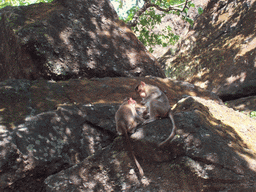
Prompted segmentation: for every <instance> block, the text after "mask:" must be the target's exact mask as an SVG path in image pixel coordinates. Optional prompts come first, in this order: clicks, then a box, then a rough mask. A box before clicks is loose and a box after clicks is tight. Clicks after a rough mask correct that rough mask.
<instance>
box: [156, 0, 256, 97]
mask: <svg viewBox="0 0 256 192" xmlns="http://www.w3.org/2000/svg"><path fill="white" fill-rule="evenodd" d="M255 9H256V1H255V0H242V1H239V2H238V1H209V3H208V5H207V6H206V8H205V9H204V13H203V14H202V15H200V16H199V17H198V19H197V20H196V21H195V24H194V27H193V29H191V30H190V31H189V32H188V34H187V36H186V37H185V38H184V39H183V40H182V42H181V43H180V45H179V48H178V49H177V51H176V53H175V56H172V55H171V54H170V53H168V52H167V53H166V54H165V55H164V56H163V57H162V58H161V59H160V63H161V64H162V65H167V68H168V69H167V70H168V73H169V74H168V75H167V76H168V77H172V78H175V79H178V80H185V81H188V82H190V83H192V84H195V85H198V86H200V87H202V88H205V89H208V90H210V91H213V92H215V93H216V94H218V95H219V96H220V97H221V99H223V100H224V101H227V100H233V99H237V98H241V97H246V96H252V95H255V94H256V88H255V86H256V70H255V66H256V64H255V63H256V62H255V50H256V43H255V42H256V38H255V35H254V34H255V32H256V28H255V21H256V20H255V17H256V13H255Z"/></svg>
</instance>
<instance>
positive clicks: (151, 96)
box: [135, 81, 176, 147]
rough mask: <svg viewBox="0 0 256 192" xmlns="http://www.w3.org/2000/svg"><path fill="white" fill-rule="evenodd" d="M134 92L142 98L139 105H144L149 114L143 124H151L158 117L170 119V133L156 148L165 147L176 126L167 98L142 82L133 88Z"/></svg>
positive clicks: (156, 89)
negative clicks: (171, 126) (171, 125)
mask: <svg viewBox="0 0 256 192" xmlns="http://www.w3.org/2000/svg"><path fill="white" fill-rule="evenodd" d="M135 91H136V92H137V93H138V94H139V95H140V97H141V98H142V101H141V104H143V105H145V106H146V110H147V111H148V112H149V119H147V120H145V121H144V122H143V124H147V123H150V122H153V121H155V120H156V119H157V118H159V117H160V118H161V117H169V118H170V120H171V122H172V124H173V128H172V132H171V134H170V136H169V137H168V138H167V139H166V140H165V141H163V142H162V143H160V144H159V145H158V146H159V147H161V146H163V145H165V144H166V143H167V142H169V141H171V140H172V139H173V137H174V136H175V132H176V126H175V122H174V118H173V115H172V111H171V106H170V104H169V100H168V98H167V96H166V95H165V94H164V92H162V91H161V90H160V89H159V88H158V87H156V86H153V85H149V84H146V83H145V82H143V81H141V82H140V84H139V85H137V86H136V87H135Z"/></svg>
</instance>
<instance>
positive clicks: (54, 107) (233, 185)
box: [0, 78, 256, 192]
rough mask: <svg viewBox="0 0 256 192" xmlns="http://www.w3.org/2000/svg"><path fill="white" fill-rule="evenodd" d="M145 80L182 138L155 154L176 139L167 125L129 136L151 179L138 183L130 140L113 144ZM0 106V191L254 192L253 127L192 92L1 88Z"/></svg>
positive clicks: (111, 86)
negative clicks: (118, 121) (119, 120)
mask: <svg viewBox="0 0 256 192" xmlns="http://www.w3.org/2000/svg"><path fill="white" fill-rule="evenodd" d="M141 80H143V81H145V82H146V83H150V84H154V85H157V86H159V87H160V88H161V89H162V90H163V91H164V92H165V93H166V94H167V96H168V98H169V100H170V104H171V106H173V105H174V106H173V114H174V119H175V122H176V126H177V128H178V130H177V132H176V136H175V138H174V140H173V141H172V142H170V143H168V144H167V145H166V146H164V147H163V148H159V147H158V146H157V145H158V144H159V143H160V142H161V141H163V140H164V139H165V138H167V137H168V135H169V134H170V132H171V127H172V124H171V123H170V120H169V119H161V120H157V121H155V122H152V123H150V124H147V125H143V126H139V127H138V128H137V130H136V132H135V133H134V134H132V135H131V143H132V146H133V150H134V152H135V155H136V157H137V158H138V161H139V162H140V164H141V166H142V168H143V169H144V172H145V178H140V176H139V174H138V171H137V168H136V165H135V163H134V161H133V159H132V156H131V154H130V153H129V151H128V150H127V145H126V140H125V139H124V138H123V137H122V136H117V134H116V130H115V121H114V115H115V112H116V110H117V109H118V107H119V105H120V103H121V102H122V100H123V99H124V98H125V97H129V96H130V97H133V98H134V99H136V100H137V101H139V98H138V96H137V95H135V91H134V87H135V86H136V85H137V84H138V83H139V82H140V81H141ZM197 96H201V97H203V98H205V99H203V98H199V97H197ZM0 97H1V100H2V101H3V102H1V103H0V109H1V110H0V117H1V118H0V123H1V127H0V130H1V132H0V141H1V142H0V152H1V153H0V154H1V158H0V172H1V174H0V190H3V191H6V192H9V191H26V192H30V191H31V192H32V191H37V190H41V191H79V190H80V191H81V190H82V191H85V190H96V191H98V190H105V191H111V190H113V191H121V190H128V189H129V190H133V191H134V190H140V191H141V190H142V191H146V190H149V191H161V190H162V191H169V190H170V189H173V190H177V191H178V190H181V191H200V190H202V189H203V190H204V191H220V190H222V191H223V190H224V191H225V190H226V191H228V190H231V191H233V190H238V191H239V190H240V191H248V190H253V189H255V187H256V186H255V182H254V180H255V170H256V168H255V165H256V162H255V145H256V141H255V138H254V137H253V135H254V133H255V129H256V121H255V120H253V119H252V118H249V117H248V116H246V115H244V114H242V113H239V112H236V111H234V110H232V109H229V108H228V107H226V106H225V105H223V104H222V102H221V101H220V100H219V99H218V97H216V95H214V94H212V93H210V92H207V91H203V90H202V89H200V88H197V87H195V86H193V85H191V84H189V83H184V82H179V81H172V80H170V79H161V78H104V79H92V80H69V81H59V82H53V81H46V80H37V81H29V80H8V81H4V82H2V83H1V86H0ZM12 102H13V103H12ZM21 103H24V104H22V105H21ZM15 105H16V106H18V107H16V106H15ZM15 110H16V111H17V112H16V113H14V114H12V112H15Z"/></svg>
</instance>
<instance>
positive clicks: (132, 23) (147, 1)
mask: <svg viewBox="0 0 256 192" xmlns="http://www.w3.org/2000/svg"><path fill="white" fill-rule="evenodd" d="M144 1H145V3H144V5H143V6H142V7H141V8H140V9H139V10H138V11H137V12H136V13H135V14H134V17H133V19H132V20H131V21H130V22H128V26H129V27H135V26H136V25H137V24H138V22H139V21H138V19H139V17H140V16H141V15H142V14H143V13H144V12H145V11H146V10H147V9H148V8H149V7H154V8H156V9H157V10H159V11H162V12H166V13H168V12H169V11H171V10H174V11H181V12H183V11H184V10H185V8H186V7H187V4H188V1H189V0H186V1H185V3H181V4H179V5H174V6H170V7H168V8H166V9H164V8H161V7H160V6H159V5H156V4H154V3H151V2H150V0H144ZM181 5H184V6H183V8H182V9H181V8H178V7H179V6H181Z"/></svg>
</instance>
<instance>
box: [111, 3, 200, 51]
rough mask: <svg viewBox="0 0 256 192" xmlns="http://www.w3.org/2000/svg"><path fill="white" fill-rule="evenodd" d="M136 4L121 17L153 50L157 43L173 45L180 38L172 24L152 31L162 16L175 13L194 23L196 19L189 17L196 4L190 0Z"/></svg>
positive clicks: (164, 45)
mask: <svg viewBox="0 0 256 192" xmlns="http://www.w3.org/2000/svg"><path fill="white" fill-rule="evenodd" d="M116 1H118V2H120V6H119V8H120V7H122V6H123V4H122V3H123V0H116ZM136 4H137V5H136V6H133V7H132V8H131V9H130V10H128V12H127V14H128V16H127V17H126V18H120V19H122V20H124V21H125V22H126V23H127V24H128V25H129V26H130V27H131V29H132V30H133V31H134V33H135V34H136V35H137V37H138V39H139V40H140V41H141V42H142V43H143V44H144V45H145V46H147V47H149V51H150V52H153V49H152V47H153V46H155V45H161V46H163V47H166V46H168V45H173V44H175V43H176V42H177V41H178V40H179V36H178V35H175V34H174V33H173V32H172V29H171V27H170V26H166V28H165V29H163V30H162V31H159V32H158V33H154V32H152V31H153V29H154V28H155V26H156V25H157V24H160V23H161V22H162V18H163V17H164V16H166V15H167V14H175V15H178V16H180V17H181V18H182V19H183V20H185V21H187V22H189V23H190V25H193V23H194V21H193V20H192V19H191V18H189V17H188V15H187V14H188V10H189V8H190V7H194V6H195V5H194V4H193V3H191V1H188V0H144V4H143V6H142V7H141V8H140V7H139V6H138V0H137V2H136ZM202 11H203V10H202V9H198V12H199V14H200V13H202Z"/></svg>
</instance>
